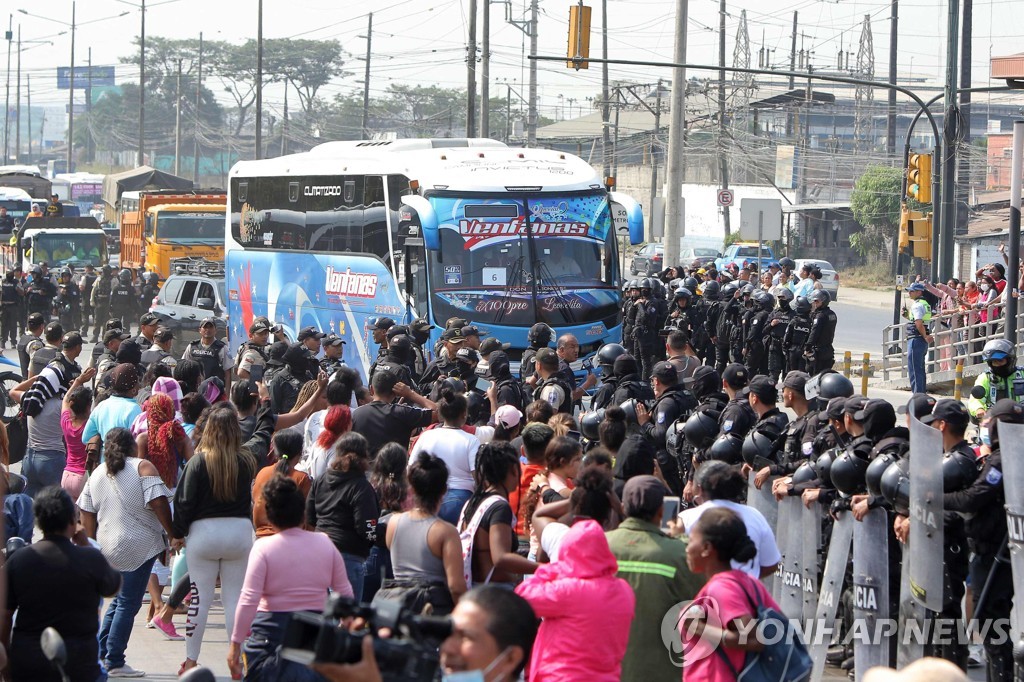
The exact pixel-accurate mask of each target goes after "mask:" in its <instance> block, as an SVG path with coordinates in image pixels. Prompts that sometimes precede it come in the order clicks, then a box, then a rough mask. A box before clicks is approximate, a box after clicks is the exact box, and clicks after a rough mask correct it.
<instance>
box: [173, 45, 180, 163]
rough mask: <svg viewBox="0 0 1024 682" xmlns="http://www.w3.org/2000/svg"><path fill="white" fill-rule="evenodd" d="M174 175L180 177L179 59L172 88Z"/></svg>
mask: <svg viewBox="0 0 1024 682" xmlns="http://www.w3.org/2000/svg"><path fill="white" fill-rule="evenodd" d="M174 174H175V175H181V59H178V77H177V78H176V79H175V87H174Z"/></svg>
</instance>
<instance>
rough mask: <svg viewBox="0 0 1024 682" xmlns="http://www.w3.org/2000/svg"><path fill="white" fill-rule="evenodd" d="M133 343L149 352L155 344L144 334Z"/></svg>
mask: <svg viewBox="0 0 1024 682" xmlns="http://www.w3.org/2000/svg"><path fill="white" fill-rule="evenodd" d="M132 341H134V342H135V343H136V344H138V346H139V348H141V349H142V350H144V351H145V350H149V349H150V348H151V347H152V346H153V342H152V341H150V340H149V339H147V338H146V337H145V335H143V334H139V335H138V336H136V337H135V338H134V339H132ZM207 376H209V375H207Z"/></svg>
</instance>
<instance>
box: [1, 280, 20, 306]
mask: <svg viewBox="0 0 1024 682" xmlns="http://www.w3.org/2000/svg"><path fill="white" fill-rule="evenodd" d="M17 302H18V281H17V280H11V279H7V278H6V277H5V278H4V280H3V283H2V284H0V303H3V304H4V305H14V304H15V303H17Z"/></svg>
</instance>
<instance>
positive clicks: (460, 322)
mask: <svg viewBox="0 0 1024 682" xmlns="http://www.w3.org/2000/svg"><path fill="white" fill-rule="evenodd" d="M468 324H469V320H465V319H463V318H461V317H450V318H448V321H447V322H445V324H444V328H445V329H462V328H463V327H465V326H466V325H468Z"/></svg>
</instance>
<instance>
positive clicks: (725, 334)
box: [715, 298, 740, 374]
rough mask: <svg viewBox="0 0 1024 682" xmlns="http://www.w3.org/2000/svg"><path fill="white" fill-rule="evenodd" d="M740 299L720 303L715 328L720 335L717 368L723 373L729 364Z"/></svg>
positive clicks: (717, 334) (718, 335)
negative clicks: (730, 346)
mask: <svg viewBox="0 0 1024 682" xmlns="http://www.w3.org/2000/svg"><path fill="white" fill-rule="evenodd" d="M739 307H740V306H739V301H737V300H736V299H734V298H730V299H729V300H728V301H722V302H721V303H719V308H718V323H717V327H716V328H715V335H716V336H717V337H718V345H717V347H716V349H715V369H717V370H718V373H719V374H721V373H722V372H723V371H725V366H726V365H728V364H729V361H730V358H729V345H730V339H731V337H732V333H733V331H732V330H733V329H734V328H735V326H736V320H737V314H738V312H739Z"/></svg>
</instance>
